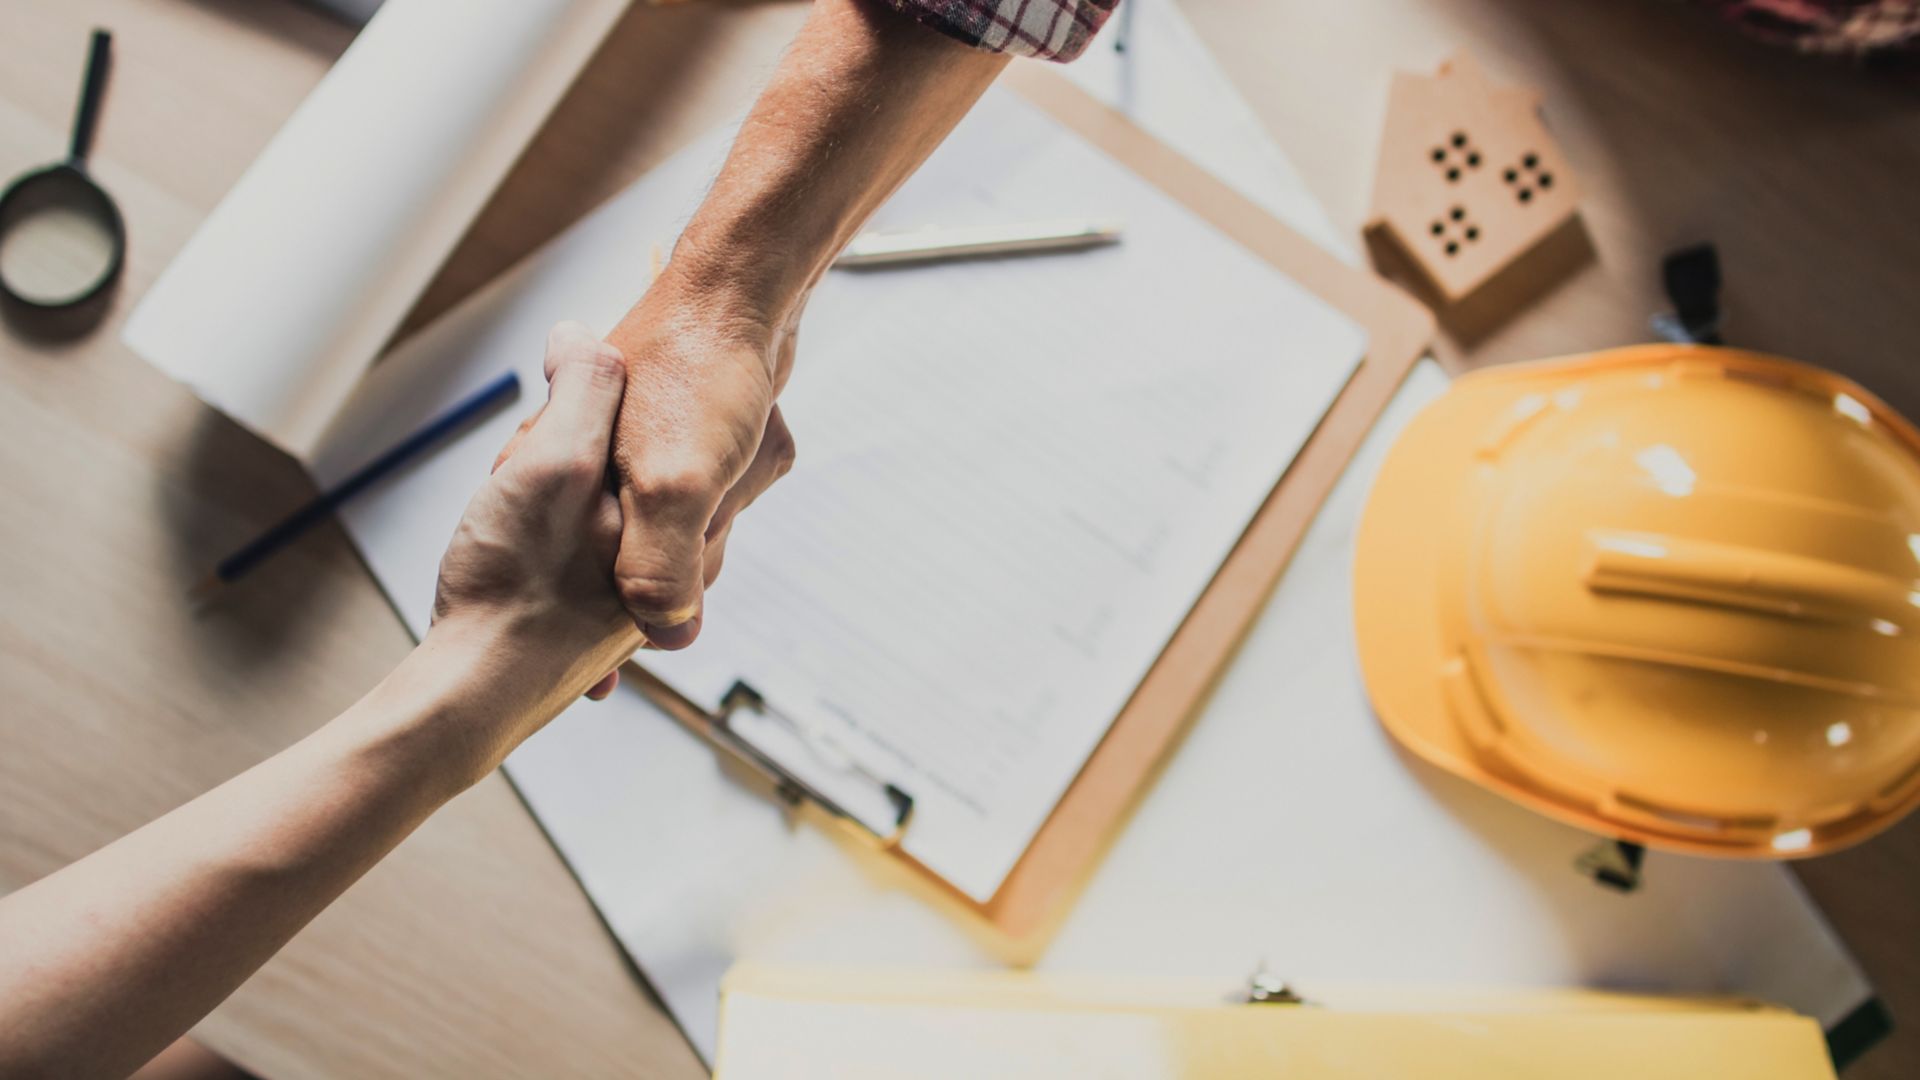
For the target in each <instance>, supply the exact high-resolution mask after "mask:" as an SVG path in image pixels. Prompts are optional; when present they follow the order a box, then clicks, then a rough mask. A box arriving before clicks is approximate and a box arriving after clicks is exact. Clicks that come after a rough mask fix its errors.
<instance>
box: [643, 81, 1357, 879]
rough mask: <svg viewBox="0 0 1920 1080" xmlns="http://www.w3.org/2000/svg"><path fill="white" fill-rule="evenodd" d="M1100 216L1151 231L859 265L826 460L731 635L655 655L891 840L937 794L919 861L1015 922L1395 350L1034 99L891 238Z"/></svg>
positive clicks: (740, 574)
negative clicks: (1300, 479)
mask: <svg viewBox="0 0 1920 1080" xmlns="http://www.w3.org/2000/svg"><path fill="white" fill-rule="evenodd" d="M1076 212H1078V213H1082V214H1088V213H1090V214H1092V215H1094V216H1097V217H1101V218H1112V219H1116V220H1119V221H1122V222H1124V223H1125V230H1126V231H1125V239H1124V240H1123V241H1122V242H1121V243H1119V244H1117V245H1113V246H1109V247H1104V248H1099V249H1096V250H1090V251H1082V252H1076V253H1071V254H1063V255H1054V256H1027V257H1017V258H1005V259H988V260H969V261H961V262H951V263H944V264H939V265H931V266H921V267H915V268H892V269H885V270H879V271H863V272H854V271H840V272H835V273H833V274H831V275H829V276H828V278H827V279H826V280H825V281H824V282H823V283H822V284H821V285H820V287H819V288H818V289H817V290H816V292H815V295H814V297H813V299H812V301H811V303H810V304H809V306H808V310H807V315H806V320H805V323H804V325H803V327H802V329H801V337H800V339H801V342H802V345H801V357H800V359H799V361H798V364H797V374H796V375H795V377H794V379H793V381H792V383H791V384H790V386H789V388H788V390H787V392H786V394H785V395H784V396H783V398H782V400H781V408H782V409H783V410H784V412H785V413H786V417H787V421H788V423H789V425H790V426H791V427H792V428H793V430H794V433H795V436H796V438H797V440H798V441H799V443H800V446H801V458H802V461H803V464H802V465H800V466H799V467H798V468H796V469H795V470H794V472H793V474H792V475H790V476H788V477H787V478H786V479H784V480H782V481H781V483H780V484H778V485H776V486H775V487H774V489H773V490H772V491H770V492H769V493H768V494H767V495H766V496H764V497H763V498H762V499H761V500H760V501H759V502H758V503H756V504H755V506H754V507H753V510H752V512H751V513H750V514H749V515H748V516H746V517H744V518H743V519H742V520H741V522H740V524H739V525H738V526H736V528H735V529H734V532H733V537H732V540H731V542H730V544H729V546H728V549H727V570H726V574H725V576H724V577H723V579H722V580H721V583H720V584H719V585H718V586H717V587H716V588H715V589H714V590H712V591H711V592H709V594H708V598H707V619H706V629H705V630H704V631H703V633H702V636H701V639H700V641H699V643H698V644H697V645H695V646H694V647H693V648H691V649H688V650H686V651H685V652H681V653H674V654H669V655H662V656H657V657H646V658H643V663H644V664H646V666H648V667H649V668H650V669H652V670H653V671H654V672H655V673H656V674H659V675H660V676H661V677H663V678H664V679H666V681H667V682H668V683H669V684H670V685H673V686H674V687H676V688H677V689H680V690H681V692H683V693H685V694H687V695H688V696H690V697H692V698H693V699H694V700H695V701H696V702H698V703H700V704H701V705H703V706H704V707H706V708H709V709H715V708H718V707H719V705H720V699H721V697H722V695H723V694H724V693H725V692H726V690H727V688H728V687H729V686H730V685H731V684H732V683H733V682H734V681H735V680H736V679H743V680H746V681H747V682H749V683H750V684H751V685H752V686H753V687H754V688H755V689H756V690H758V691H759V692H760V693H761V694H762V695H764V696H765V697H766V698H767V699H768V701H769V702H770V703H771V704H772V705H773V706H774V707H775V708H777V709H778V710H779V711H780V712H781V713H782V714H783V716H782V718H781V720H775V719H773V718H771V717H770V716H766V715H762V714H756V713H750V712H749V713H742V714H738V715H736V716H735V718H734V719H735V729H736V731H737V732H738V733H739V734H741V735H742V736H743V737H745V738H747V739H748V740H749V741H751V742H753V743H754V744H755V745H757V746H759V747H760V748H761V749H762V750H763V751H765V752H766V753H767V754H768V755H769V756H771V757H772V758H773V759H774V760H776V761H779V762H781V763H782V764H784V765H786V766H787V767H788V768H790V769H792V770H793V771H795V772H797V773H799V774H800V775H801V777H802V778H803V779H805V780H806V781H807V782H808V783H809V784H810V785H812V786H813V787H814V788H815V789H817V790H820V791H822V792H824V793H826V794H827V795H828V797H830V798H832V799H833V800H834V801H835V802H837V803H838V804H839V805H840V806H842V807H844V808H846V809H847V810H849V811H850V812H852V813H854V814H855V816H857V817H859V818H860V819H861V820H862V821H863V822H864V823H865V824H867V825H868V826H869V827H870V828H872V829H873V830H874V831H875V832H877V833H879V834H880V835H886V834H887V833H888V832H889V831H890V830H891V828H892V826H893V823H894V821H893V819H894V811H893V807H892V806H891V804H890V803H889V802H888V801H887V799H886V798H885V797H884V794H883V791H882V789H881V787H880V786H879V785H878V784H876V783H875V778H876V777H879V778H884V779H885V780H886V781H888V782H891V783H893V784H895V785H897V786H898V787H900V788H902V789H904V790H906V791H907V792H909V793H911V794H912V795H913V797H914V799H915V805H914V813H913V820H912V825H911V827H910V828H909V829H908V830H907V833H906V837H905V841H904V844H905V847H906V849H907V851H908V852H910V853H911V854H912V855H914V856H915V857H916V858H918V859H919V860H920V861H921V862H922V863H924V864H925V865H926V866H928V867H929V868H930V869H932V870H933V871H934V872H935V873H937V874H939V875H940V876H942V877H944V878H946V880H948V881H949V882H951V883H953V884H954V885H956V886H958V887H959V888H960V889H961V890H962V891H964V892H966V893H967V894H968V895H971V896H973V897H974V898H976V899H979V900H983V901H984V900H986V899H988V898H990V897H991V896H992V895H993V893H994V891H995V890H996V889H997V888H998V887H999V885H1000V882H1001V880H1002V878H1004V877H1005V875H1006V873H1007V871H1008V870H1009V869H1010V868H1011V867H1012V865H1013V863H1014V862H1015V861H1016V860H1017V859H1018V858H1019V857H1020V855H1021V853H1022V852H1024V851H1025V850H1026V847H1027V844H1028V842H1029V841H1030V840H1031V839H1032V837H1033V834H1034V833H1035V832H1036V831H1037V830H1038V828H1039V826H1040V824H1041V823H1042V822H1043V821H1045V820H1046V817H1047V815H1048V814H1049V813H1050V812H1051V811H1052V808H1053V806H1054V804H1055V803H1056V802H1057V801H1058V800H1059V797H1060V795H1061V793H1062V792H1064V791H1065V790H1066V787H1067V784H1068V783H1070V782H1071V781H1072V779H1073V777H1074V776H1075V775H1077V774H1078V772H1079V770H1080V767H1081V765H1082V764H1083V763H1084V762H1085V760H1086V757H1087V755H1088V754H1089V753H1091V752H1092V749H1093V747H1094V745H1095V744H1096V743H1097V742H1098V741H1099V739H1100V737H1101V736H1102V735H1103V734H1105V732H1106V729H1107V727H1108V725H1109V724H1110V723H1111V722H1112V720H1113V717H1114V715H1115V714H1116V713H1118V712H1119V711H1120V709H1121V707H1122V706H1123V705H1124V704H1125V703H1126V701H1127V699H1128V698H1129V697H1130V696H1132V693H1133V691H1134V688H1135V687H1137V686H1138V685H1139V683H1140V680H1141V678H1142V677H1143V676H1144V675H1145V674H1146V671H1147V668H1148V667H1150V666H1151V664H1152V662H1153V660H1154V658H1155V657H1157V656H1158V655H1159V652H1160V650H1161V648H1162V647H1164V645H1165V644H1166V641H1167V639H1168V637H1169V636H1171V634H1172V632H1173V630H1174V629H1175V628H1176V627H1178V626H1179V624H1180V622H1181V620H1182V619H1183V618H1185V616H1186V613H1187V611H1188V610H1189V609H1190V608H1191V607H1192V606H1193V604H1194V601H1195V600H1197V599H1198V598H1199V596H1200V594H1201V592H1202V591H1204V589H1205V587H1206V584H1207V582H1208V581H1209V580H1211V579H1212V577H1213V574H1214V571H1215V570H1217V569H1218V568H1219V565H1220V562H1221V560H1223V559H1224V558H1225V557H1226V555H1227V552H1228V551H1230V550H1231V549H1232V547H1233V545H1234V543H1235V541H1237V540H1238V539H1239V536H1240V533H1241V532H1242V531H1243V530H1244V529H1245V527H1246V524H1247V522H1248V521H1249V520H1250V519H1251V518H1252V516H1253V513H1254V511H1255V510H1256V509H1258V507H1259V506H1260V504H1261V503H1262V502H1263V501H1264V500H1265V498H1266V495H1267V493H1268V492H1269V491H1270V490H1271V489H1272V487H1273V484H1274V481H1275V480H1276V479H1277V478H1278V477H1279V476H1280V474H1281V473H1282V472H1283V471H1285V469H1286V466H1287V464H1288V463H1289V462H1290V461H1291V460H1292V458H1293V455H1294V453H1295V452H1296V451H1297V450H1298V449H1299V447H1300V445H1301V444H1302V443H1303V442H1304V441H1305V440H1306V437H1307V435H1308V434H1310V433H1311V432H1312V430H1313V428H1314V426H1315V425H1316V424H1317V423H1318V422H1319V418H1320V416H1321V415H1322V414H1323V413H1324V412H1325V410H1326V407H1327V405H1328V404H1329V403H1330V402H1331V401H1332V399H1333V397H1334V395H1335V394H1337V393H1338V392H1339V389H1340V388H1341V387H1342V386H1344V385H1345V384H1346V381H1347V378H1348V376H1349V375H1350V374H1351V373H1352V371H1353V368H1354V366H1355V364H1357V363H1358V361H1359V358H1360V356H1361V355H1362V353H1363V352H1364V349H1365V344H1366V342H1365V335H1364V334H1363V333H1362V332H1361V331H1360V330H1359V328H1358V327H1357V326H1355V325H1354V324H1353V323H1352V322H1351V321H1350V320H1348V319H1347V318H1346V317H1345V316H1344V315H1341V314H1340V313H1339V312H1337V311H1336V310H1334V309H1333V308H1330V307H1328V306H1327V305H1326V304H1324V303H1323V302H1321V301H1320V300H1318V299H1316V298H1314V297H1313V296H1311V295H1310V294H1308V293H1306V292H1305V291H1304V290H1302V289H1301V288H1300V287H1299V286H1297V285H1295V284H1294V283H1293V282H1292V281H1291V280H1289V279H1288V278H1287V277H1286V276H1285V275H1283V274H1281V273H1280V272H1278V271H1277V270H1275V269H1274V268H1273V267H1271V266H1270V265H1268V264H1266V263H1265V262H1263V261H1261V260H1260V259H1259V258H1258V257H1257V256H1255V255H1253V254H1252V253H1250V252H1248V251H1247V250H1246V249H1245V248H1243V247H1241V246H1240V245H1239V244H1237V243H1236V242H1234V241H1233V240H1231V239H1229V238H1228V237H1226V236H1225V235H1223V234H1221V233H1219V232H1217V231H1215V230H1214V229H1212V228H1211V227H1209V226H1207V225H1205V224H1203V223H1202V222H1200V220H1199V219H1198V218H1196V217H1195V216H1194V215H1193V214H1192V213H1191V212H1190V211H1188V210H1187V209H1186V208H1184V207H1182V206H1181V205H1179V204H1178V203H1177V202H1174V201H1173V200H1172V199H1170V198H1168V197H1167V196H1166V195H1164V194H1163V193H1161V192H1160V191H1158V190H1157V189H1155V188H1153V187H1152V186H1151V185H1149V184H1147V183H1146V182H1145V181H1143V180H1140V179H1139V178H1138V177H1136V176H1135V175H1133V174H1132V173H1131V172H1129V171H1127V170H1126V169H1125V168H1124V167H1122V166H1120V165H1118V164H1117V163H1115V162H1113V161H1112V160H1111V159H1110V158H1107V157H1106V156H1105V155H1104V154H1102V153H1101V152H1100V151H1098V150H1096V149H1094V148H1093V147H1092V146H1091V145H1089V144H1088V143H1086V142H1085V141H1083V140H1081V139H1079V138H1078V137H1076V136H1074V135H1073V133H1072V132H1071V131H1069V130H1068V129H1066V128H1064V127H1062V126H1061V125H1060V124H1059V123H1058V122H1057V121H1055V120H1053V119H1052V118H1051V117H1048V116H1047V115H1046V114H1044V113H1042V112H1040V111H1039V110H1038V109H1036V108H1034V107H1033V106H1031V105H1028V104H1026V103H1025V102H1024V101H1022V100H1020V99H1019V98H1018V97H1016V96H1015V95H1013V94H1011V93H1006V92H1001V91H995V92H992V93H989V94H988V95H987V97H986V98H985V99H983V100H982V101H981V102H980V104H979V105H978V106H976V107H975V108H974V110H973V112H972V113H971V115H969V116H968V117H967V119H966V120H965V121H964V122H963V123H962V124H961V125H960V127H959V129H958V130H956V131H955V132H954V133H953V135H952V136H950V137H949V138H948V140H947V142H946V143H945V144H944V145H943V146H941V147H940V149H939V150H938V151H936V152H935V154H934V155H933V158H932V159H931V160H930V161H928V163H927V164H926V165H925V166H924V167H922V168H921V170H920V171H919V173H917V174H916V175H915V176H914V177H913V179H911V180H910V181H908V182H907V184H906V185H905V187H903V188H902V190H901V191H900V192H899V193H898V194H897V195H896V196H894V198H893V199H891V200H890V201H889V202H888V204H887V205H886V206H885V207H884V208H883V209H882V210H881V211H880V212H879V214H878V215H876V217H875V220H874V227H876V228H879V229H886V230H902V229H910V228H914V227H918V226H925V225H930V224H940V225H962V226H964V225H974V224H988V223H993V222H1006V221H1018V220H1023V219H1049V218H1055V217H1064V216H1071V215H1073V214H1074V213H1076ZM789 724H797V725H798V727H795V726H789ZM801 732H805V733H806V734H805V735H803V734H801ZM823 739H824V740H826V741H828V742H830V743H831V744H833V745H834V747H835V748H836V753H835V754H833V755H827V754H821V753H819V752H817V750H818V746H819V743H820V742H821V741H822V740H823ZM841 755H845V756H847V757H850V758H851V759H852V762H854V763H857V767H849V765H848V763H847V762H846V761H844V760H841Z"/></svg>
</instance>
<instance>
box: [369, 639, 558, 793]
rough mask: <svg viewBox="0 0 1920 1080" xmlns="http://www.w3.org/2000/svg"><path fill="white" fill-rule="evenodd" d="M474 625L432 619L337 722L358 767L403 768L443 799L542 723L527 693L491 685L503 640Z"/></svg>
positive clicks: (489, 767)
mask: <svg viewBox="0 0 1920 1080" xmlns="http://www.w3.org/2000/svg"><path fill="white" fill-rule="evenodd" d="M477 629H478V628H469V627H466V626H463V625H459V624H449V623H448V622H447V621H445V620H443V621H442V622H440V623H436V624H435V626H434V627H433V629H432V630H430V631H429V632H428V634H427V636H426V637H425V638H424V639H423V640H422V641H421V642H420V644H419V645H418V646H417V647H415V648H414V650H413V651H412V652H411V653H408V654H407V656H406V658H405V659H404V660H402V661H401V662H400V664H399V665H398V666H396V667H395V668H394V670H393V671H392V672H391V673H389V674H388V676H387V677H386V678H385V679H383V680H381V681H380V684H379V685H377V686H375V687H374V688H373V689H372V690H371V691H369V692H368V693H367V695H366V696H365V697H364V698H362V699H360V701H359V702H358V703H357V704H355V705H354V707H353V708H352V709H350V710H348V712H347V713H346V714H344V715H343V716H342V717H341V718H340V720H339V721H337V722H336V724H337V725H338V727H339V729H340V730H339V732H338V734H340V735H341V736H342V737H343V738H345V739H346V740H347V741H348V742H349V744H350V746H351V753H352V754H353V756H354V757H355V758H356V759H357V760H358V761H359V762H360V764H361V765H362V766H364V767H366V768H369V769H372V770H375V771H379V772H398V773H403V774H405V775H406V776H407V777H408V779H409V780H410V781H411V782H413V783H417V784H419V785H421V786H422V787H423V788H425V789H426V790H428V791H431V792H433V793H434V794H435V795H436V796H437V797H438V798H439V799H441V800H443V801H444V800H445V799H449V798H452V797H453V796H454V795H457V794H459V793H460V792H461V791H464V790H466V789H467V788H469V787H471V786H473V785H474V784H475V783H478V782H479V781H480V780H481V779H482V778H483V777H485V776H486V775H487V773H489V772H491V771H493V769H495V768H496V767H498V766H499V764H500V762H501V761H503V760H505V758H506V755H507V753H508V752H510V751H511V750H512V749H513V747H514V746H516V745H518V743H519V742H520V740H521V739H523V738H525V736H526V735H527V734H529V733H531V731H533V730H534V729H536V728H537V727H538V726H539V722H537V721H533V720H532V719H531V713H532V712H533V708H532V706H533V704H534V703H533V702H532V701H529V700H527V695H525V694H515V693H501V692H496V690H495V689H494V688H492V687H490V685H489V683H490V680H489V679H488V678H487V676H486V673H487V672H489V671H490V670H494V669H496V668H497V667H498V665H499V658H500V657H501V656H502V655H504V653H505V643H504V642H502V641H501V640H500V639H499V636H498V635H494V634H488V633H483V632H476V631H477ZM542 719H544V718H542Z"/></svg>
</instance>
